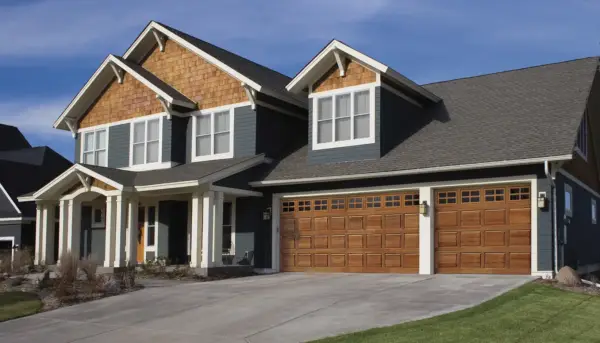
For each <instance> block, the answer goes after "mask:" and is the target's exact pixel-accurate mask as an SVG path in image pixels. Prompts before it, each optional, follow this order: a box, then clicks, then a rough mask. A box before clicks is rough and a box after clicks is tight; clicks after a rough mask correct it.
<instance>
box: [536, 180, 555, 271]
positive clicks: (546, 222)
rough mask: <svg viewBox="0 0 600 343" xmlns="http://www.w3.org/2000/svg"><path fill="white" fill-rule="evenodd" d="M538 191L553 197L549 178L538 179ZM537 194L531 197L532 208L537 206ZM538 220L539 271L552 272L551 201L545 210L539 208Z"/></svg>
mask: <svg viewBox="0 0 600 343" xmlns="http://www.w3.org/2000/svg"><path fill="white" fill-rule="evenodd" d="M537 190H538V193H539V192H546V198H547V199H550V198H551V197H552V192H551V189H550V182H549V181H548V179H547V178H538V181H537ZM536 202H537V194H532V195H531V206H536V205H537V203H536ZM537 211H538V213H537V220H538V227H537V229H538V234H537V238H538V251H537V253H538V271H551V270H552V264H553V261H552V249H553V247H552V208H551V203H550V201H548V202H547V205H546V208H545V209H543V210H542V209H539V208H538V210H537Z"/></svg>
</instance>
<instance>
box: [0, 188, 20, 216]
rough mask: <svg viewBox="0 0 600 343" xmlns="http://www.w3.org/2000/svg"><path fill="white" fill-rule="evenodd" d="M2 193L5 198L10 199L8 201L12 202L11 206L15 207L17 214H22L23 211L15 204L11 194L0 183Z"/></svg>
mask: <svg viewBox="0 0 600 343" xmlns="http://www.w3.org/2000/svg"><path fill="white" fill-rule="evenodd" d="M0 192H2V193H3V194H4V196H5V197H6V199H8V201H9V202H10V204H11V205H12V206H13V207H14V209H15V211H17V213H19V214H21V210H20V209H19V207H18V206H17V204H15V202H14V200H13V199H12V197H11V196H10V194H8V192H7V191H6V189H5V188H4V186H2V183H0Z"/></svg>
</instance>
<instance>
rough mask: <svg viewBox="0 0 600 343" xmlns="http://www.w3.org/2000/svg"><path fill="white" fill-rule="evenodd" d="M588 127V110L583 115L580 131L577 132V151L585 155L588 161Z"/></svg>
mask: <svg viewBox="0 0 600 343" xmlns="http://www.w3.org/2000/svg"><path fill="white" fill-rule="evenodd" d="M587 142H588V127H587V112H586V113H585V114H584V115H583V119H581V124H580V125H579V131H578V132H577V141H576V142H575V151H577V152H578V153H579V155H581V157H583V159H585V160H586V161H587V150H588V144H587Z"/></svg>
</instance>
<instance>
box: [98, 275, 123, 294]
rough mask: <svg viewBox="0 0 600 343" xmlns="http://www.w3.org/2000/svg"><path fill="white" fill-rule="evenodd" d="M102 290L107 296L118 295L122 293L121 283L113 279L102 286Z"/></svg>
mask: <svg viewBox="0 0 600 343" xmlns="http://www.w3.org/2000/svg"><path fill="white" fill-rule="evenodd" d="M102 289H103V290H104V292H106V293H107V294H118V293H119V292H120V291H121V282H119V280H116V279H112V278H111V279H109V280H107V281H106V282H105V283H104V284H103V285H102Z"/></svg>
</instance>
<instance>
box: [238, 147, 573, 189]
mask: <svg viewBox="0 0 600 343" xmlns="http://www.w3.org/2000/svg"><path fill="white" fill-rule="evenodd" d="M572 158H573V155H572V154H569V155H562V156H549V157H538V158H529V159H521V160H512V161H495V162H484V163H473V164H463V165H455V166H441V167H431V168H422V169H409V170H397V171H389V172H379V173H368V174H350V175H339V176H321V177H307V178H299V179H287V180H267V181H253V182H250V185H251V186H253V187H268V186H283V185H294V184H304V183H319V182H330V181H345V180H358V179H373V178H380V177H388V176H401V175H412V174H425V173H437V172H446V171H459V170H467V169H481V168H494V167H509V166H519V165H526V164H535V163H543V162H546V161H548V162H553V161H567V160H570V159H572ZM340 164H341V163H340Z"/></svg>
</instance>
